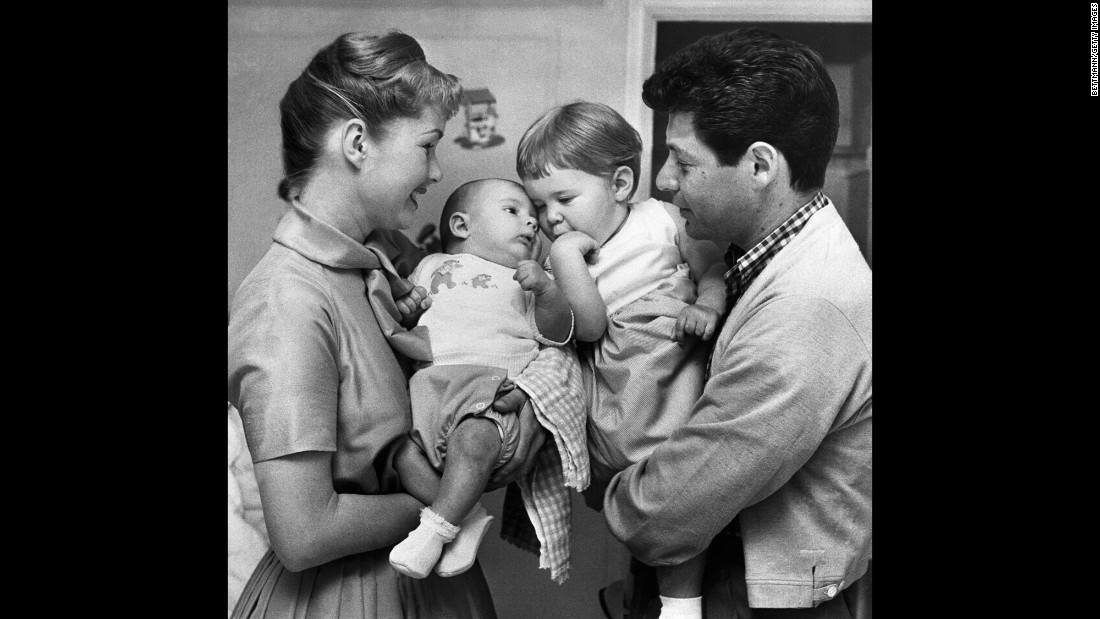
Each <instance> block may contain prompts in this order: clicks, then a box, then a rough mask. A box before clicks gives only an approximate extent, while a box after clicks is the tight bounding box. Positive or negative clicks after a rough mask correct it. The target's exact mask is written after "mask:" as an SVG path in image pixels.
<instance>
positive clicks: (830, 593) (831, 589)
mask: <svg viewBox="0 0 1100 619" xmlns="http://www.w3.org/2000/svg"><path fill="white" fill-rule="evenodd" d="M825 595H828V596H829V597H833V596H834V595H836V585H833V586H831V587H829V590H828V591H826V592H825Z"/></svg>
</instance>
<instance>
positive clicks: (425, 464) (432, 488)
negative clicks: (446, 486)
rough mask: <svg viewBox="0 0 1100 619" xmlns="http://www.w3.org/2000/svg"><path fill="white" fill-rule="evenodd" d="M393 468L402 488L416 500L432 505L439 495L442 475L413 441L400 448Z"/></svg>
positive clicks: (394, 459)
mask: <svg viewBox="0 0 1100 619" xmlns="http://www.w3.org/2000/svg"><path fill="white" fill-rule="evenodd" d="M393 468H394V469H395V470H397V475H398V477H400V478H401V487H402V488H404V489H405V492H408V493H409V494H411V495H412V496H413V497H415V498H416V500H418V501H420V502H421V503H423V504H425V505H431V504H432V502H434V501H435V499H436V496H438V495H439V484H440V478H441V475H440V474H439V471H436V470H435V467H433V466H432V463H431V462H430V461H429V460H428V456H426V455H424V452H422V451H420V448H419V447H418V446H417V445H416V443H414V442H412V441H411V440H409V441H405V443H404V444H403V445H402V446H401V447H399V448H398V452H397V454H396V455H395V456H394V458H393Z"/></svg>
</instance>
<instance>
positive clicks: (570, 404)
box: [500, 344, 590, 584]
mask: <svg viewBox="0 0 1100 619" xmlns="http://www.w3.org/2000/svg"><path fill="white" fill-rule="evenodd" d="M515 383H516V385H518V386H519V387H522V388H523V390H524V391H525V392H527V394H528V395H529V396H531V403H532V404H533V406H534V410H535V416H536V417H537V418H538V420H539V423H541V424H542V426H543V427H544V428H546V429H547V430H549V431H550V433H551V434H553V435H554V442H553V443H552V444H548V445H545V446H544V447H543V448H542V450H541V451H540V452H539V455H538V458H537V460H536V461H535V467H534V469H532V471H531V473H529V474H528V475H527V476H526V477H524V478H523V479H521V480H519V481H517V482H516V486H518V487H519V491H520V496H522V504H523V509H519V506H518V505H516V502H517V501H518V499H517V497H516V494H515V493H514V492H512V488H511V487H509V488H508V492H507V493H506V494H505V497H504V513H503V514H502V517H501V534H500V536H501V538H503V539H504V540H505V541H507V542H509V543H512V544H514V545H516V546H518V547H520V548H523V549H524V550H530V551H532V552H537V553H538V554H539V567H540V568H543V569H546V568H549V569H550V577H551V578H552V579H553V580H554V582H556V583H558V584H561V583H563V582H565V579H566V578H568V577H569V531H570V517H571V516H572V507H573V503H572V499H573V497H572V496H571V495H570V493H569V490H568V488H575V489H576V490H577V491H581V490H584V489H585V488H587V487H588V482H589V472H590V471H589V464H588V446H587V444H586V443H585V422H586V415H587V410H586V408H585V400H584V385H583V384H582V383H581V368H580V363H579V362H578V361H577V355H576V352H575V351H574V349H573V346H572V345H571V344H570V345H567V346H562V347H560V348H559V347H546V348H544V349H543V350H542V351H540V352H539V356H538V357H536V358H535V360H534V361H532V362H531V363H530V364H529V365H528V366H527V368H526V369H524V370H523V372H522V373H521V374H520V375H519V376H517V377H516V379H515ZM524 512H526V518H525V517H524V516H525V514H524ZM527 519H530V522H526V520H527Z"/></svg>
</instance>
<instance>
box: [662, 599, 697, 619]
mask: <svg viewBox="0 0 1100 619" xmlns="http://www.w3.org/2000/svg"><path fill="white" fill-rule="evenodd" d="M659 597H660V598H661V618H660V619H703V596H699V597H697V598H666V597H665V596H663V595H662V596H659Z"/></svg>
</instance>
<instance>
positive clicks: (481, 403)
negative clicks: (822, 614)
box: [474, 402, 836, 595]
mask: <svg viewBox="0 0 1100 619" xmlns="http://www.w3.org/2000/svg"><path fill="white" fill-rule="evenodd" d="M484 408H485V403H484V402H478V403H477V404H474V409H475V410H482V409H484ZM833 588H834V589H835V588H836V587H833ZM830 595H832V594H830Z"/></svg>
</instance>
